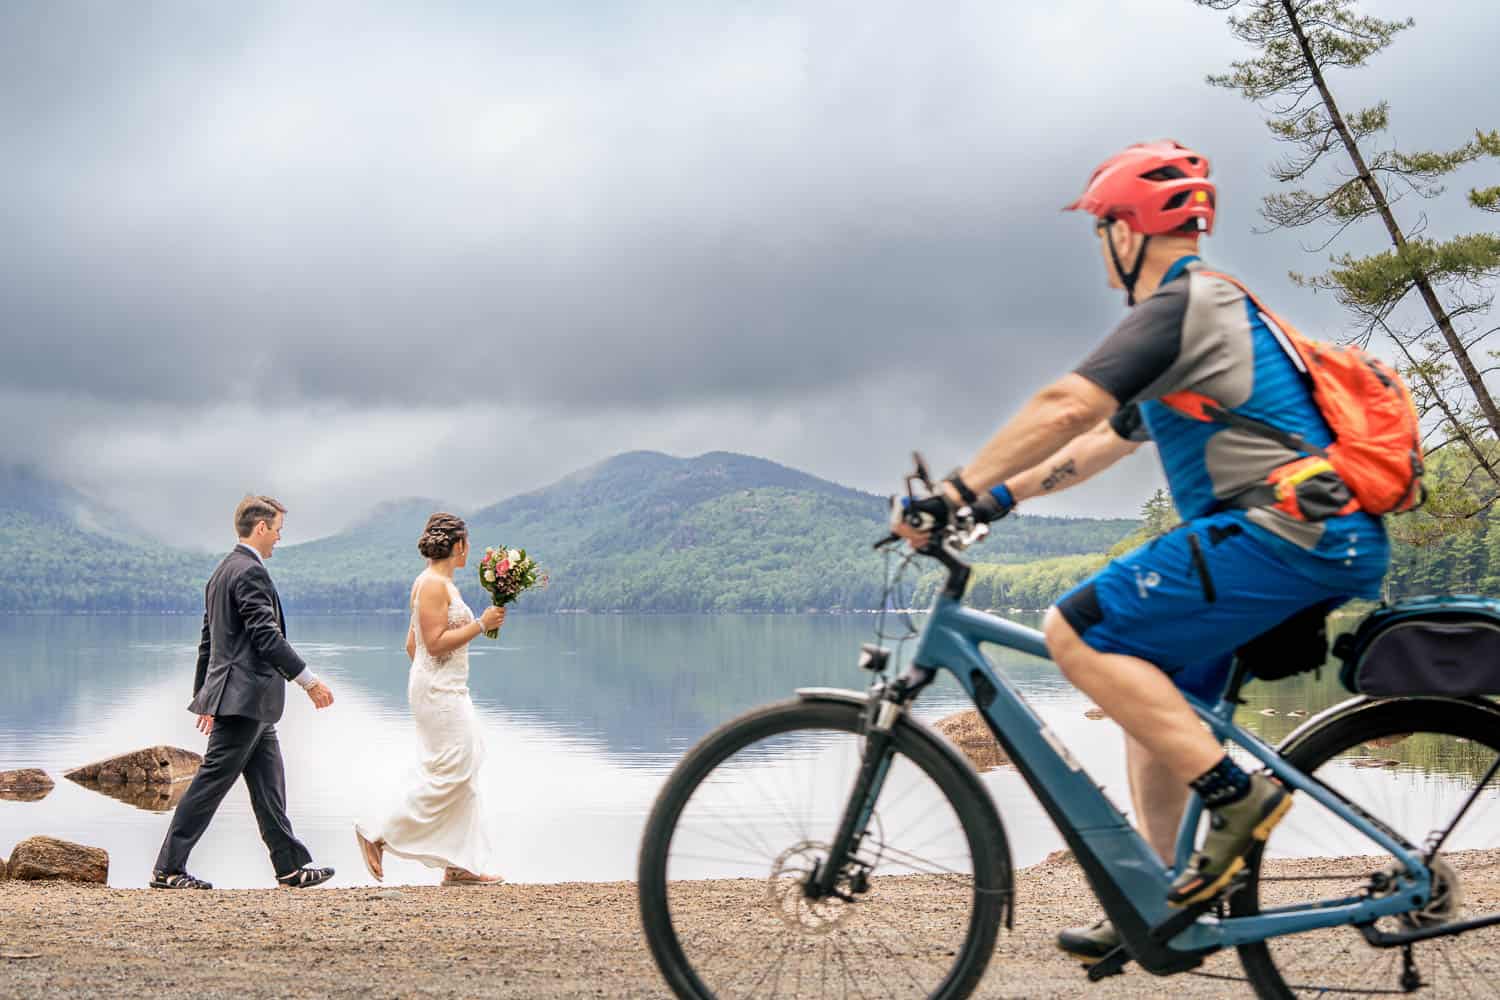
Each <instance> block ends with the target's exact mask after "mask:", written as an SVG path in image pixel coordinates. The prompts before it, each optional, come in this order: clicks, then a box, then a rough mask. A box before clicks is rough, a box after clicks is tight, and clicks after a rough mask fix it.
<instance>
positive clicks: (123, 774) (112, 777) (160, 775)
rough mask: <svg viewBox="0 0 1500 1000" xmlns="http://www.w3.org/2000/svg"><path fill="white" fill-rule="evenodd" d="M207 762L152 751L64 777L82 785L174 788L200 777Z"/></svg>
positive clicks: (183, 753) (182, 753)
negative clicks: (202, 766) (195, 776)
mask: <svg viewBox="0 0 1500 1000" xmlns="http://www.w3.org/2000/svg"><path fill="white" fill-rule="evenodd" d="M202 763H203V758H202V757H200V756H199V755H198V754H195V753H193V752H192V751H191V750H179V749H178V748H177V747H148V748H146V749H145V750H136V751H134V752H133V753H127V754H121V755H120V756H118V757H111V758H109V759H108V760H99V761H95V762H94V763H92V764H85V765H83V766H82V767H79V768H74V769H73V770H71V771H69V772H67V773H66V774H64V775H63V777H65V778H67V779H69V780H70V781H76V782H78V783H79V784H89V783H91V782H93V783H97V784H100V785H170V784H172V783H173V782H177V781H187V780H188V779H189V778H191V777H192V776H193V775H195V774H197V773H198V767H199V765H201V764H202Z"/></svg>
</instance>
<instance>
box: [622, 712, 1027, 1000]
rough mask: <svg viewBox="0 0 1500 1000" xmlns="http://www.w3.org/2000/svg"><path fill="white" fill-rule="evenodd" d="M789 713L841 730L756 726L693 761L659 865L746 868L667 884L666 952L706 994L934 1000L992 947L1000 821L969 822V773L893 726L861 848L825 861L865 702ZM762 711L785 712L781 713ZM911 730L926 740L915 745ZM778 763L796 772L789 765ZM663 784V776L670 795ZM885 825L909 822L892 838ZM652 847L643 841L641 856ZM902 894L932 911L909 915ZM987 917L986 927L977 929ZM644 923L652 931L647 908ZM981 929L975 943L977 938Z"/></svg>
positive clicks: (848, 786)
mask: <svg viewBox="0 0 1500 1000" xmlns="http://www.w3.org/2000/svg"><path fill="white" fill-rule="evenodd" d="M777 711H780V710H777ZM785 711H786V712H788V713H789V714H796V715H799V716H800V715H801V714H804V713H805V714H807V715H808V716H811V717H815V718H838V719H840V720H841V724H842V725H847V726H848V729H841V728H837V727H829V728H827V729H821V728H817V727H812V726H792V727H791V728H788V729H776V728H774V727H773V726H770V725H767V726H766V727H765V730H766V731H765V732H764V734H763V735H760V736H755V735H747V736H746V737H745V738H743V740H741V741H739V742H734V743H732V744H726V748H725V749H724V750H722V751H718V753H719V754H720V756H717V757H715V758H713V760H712V762H711V763H710V764H707V765H705V767H704V768H703V769H701V770H698V771H697V772H695V774H696V775H697V776H696V777H695V778H694V779H693V783H692V784H691V785H690V786H688V787H686V788H685V789H684V790H683V791H682V792H681V793H680V797H679V798H678V800H677V801H678V802H679V804H678V805H676V806H675V807H674V809H675V811H674V812H673V813H672V824H673V825H672V829H673V831H674V833H673V834H672V836H670V837H668V838H666V840H665V846H664V847H662V849H661V850H660V852H659V856H660V858H661V860H660V862H658V863H656V864H659V866H660V867H658V868H655V869H653V870H654V871H657V872H659V871H663V870H665V871H667V872H677V873H679V874H681V873H692V874H693V876H694V877H695V878H704V877H708V878H722V877H725V876H740V877H739V878H735V879H734V880H733V881H724V882H669V883H666V885H665V886H664V888H663V890H662V898H663V899H664V900H665V911H666V913H668V914H669V915H670V924H668V925H666V926H667V927H669V928H670V930H671V933H673V934H674V935H675V939H676V950H675V953H674V954H675V955H676V956H680V957H677V958H673V960H674V961H677V962H679V963H681V964H683V965H685V966H686V967H687V968H688V969H690V970H691V971H692V974H693V976H695V977H696V979H697V981H698V982H699V983H700V984H701V987H700V988H701V990H702V991H704V993H705V995H708V994H711V995H713V996H717V997H720V998H722V1000H760V998H763V997H766V996H768V995H770V996H776V997H781V996H786V995H793V996H796V997H798V998H799V1000H805V998H807V997H809V996H823V997H841V996H847V997H851V998H855V1000H877V998H892V1000H897V998H899V1000H925V998H927V997H929V996H931V995H934V993H935V991H939V987H940V986H941V985H942V984H943V983H944V982H948V981H950V980H951V979H952V977H953V975H954V974H955V971H956V970H957V969H959V968H960V967H962V968H968V969H972V968H974V963H975V961H976V960H987V959H988V953H989V947H990V945H991V943H992V942H993V940H994V935H995V933H996V931H997V929H998V925H999V922H1000V918H1001V916H1002V914H1003V909H1002V907H1003V905H1004V904H1003V901H1002V900H1001V899H1000V898H999V897H997V896H991V895H984V894H981V893H976V892H975V889H974V886H975V883H976V876H975V875H974V874H973V871H974V869H975V868H976V866H977V865H978V862H976V860H975V857H974V855H975V853H976V847H975V845H976V844H982V843H985V841H984V840H983V839H982V838H987V837H990V836H992V835H993V830H994V827H993V823H992V822H990V823H982V822H978V821H976V815H977V814H976V811H975V810H974V809H973V808H972V807H971V808H969V810H968V814H967V818H965V813H964V811H963V808H961V807H960V805H959V804H957V803H958V801H959V800H956V799H955V798H953V793H952V792H951V791H950V790H948V788H949V787H958V786H961V785H962V783H963V782H964V781H965V780H967V781H969V782H970V783H971V784H972V781H973V778H972V773H971V772H968V771H966V770H963V769H960V768H959V767H958V766H957V765H956V764H955V763H954V762H952V761H951V758H949V757H948V756H947V755H946V753H943V752H942V751H941V748H939V747H938V746H936V745H935V744H933V743H931V742H930V737H927V736H925V735H912V734H911V733H908V734H907V735H904V736H893V738H892V742H891V744H890V747H891V750H890V752H891V753H892V755H893V756H892V759H891V765H890V767H889V768H888V769H887V771H886V773H885V776H884V777H885V784H884V787H883V790H882V794H881V795H880V796H878V798H877V802H876V808H875V810H874V811H873V812H872V814H871V819H870V822H869V824H868V826H867V828H866V830H865V831H864V832H863V834H862V837H861V841H860V845H859V848H858V849H857V850H856V851H854V852H853V853H851V854H850V855H849V856H848V857H846V858H843V859H841V861H840V864H839V867H838V868H836V869H829V868H827V867H826V864H827V861H828V852H829V850H830V842H831V840H832V838H833V836H834V834H835V833H836V831H837V829H838V824H839V822H840V817H841V816H842V815H843V814H844V810H846V809H847V808H849V801H850V796H851V791H852V790H856V778H857V776H858V775H859V773H860V769H861V767H862V765H863V758H862V756H861V752H860V746H861V741H860V740H859V738H858V737H857V734H856V731H855V730H856V728H857V726H858V725H859V712H858V709H857V707H856V706H844V705H837V706H831V707H830V706H826V705H824V706H816V705H815V706H809V707H807V708H802V707H800V706H799V707H797V708H791V709H786V710H785ZM820 713H821V714H820ZM769 717H770V718H772V719H774V718H777V716H776V713H775V712H772V713H771V714H770V716H769ZM903 740H904V741H913V740H916V741H918V743H917V747H918V749H920V751H921V752H920V753H913V752H912V748H911V747H910V746H908V744H907V743H906V742H903ZM922 741H926V742H922ZM924 748H925V749H924ZM779 768H787V769H789V770H790V771H791V772H792V773H789V774H788V775H786V776H785V777H783V776H782V775H781V774H780V772H779V770H778V769H779ZM796 768H802V769H803V770H805V771H806V772H807V773H806V774H796V773H795V769H796ZM939 776H942V780H943V781H946V782H948V783H949V786H944V785H943V784H941V783H940V782H939V780H938V777H939ZM674 780H676V779H675V776H674V778H673V779H669V783H668V784H669V786H670V785H671V783H672V781H674ZM972 787H975V788H977V787H978V786H977V785H974V786H972ZM668 794H669V791H668V790H666V789H664V791H663V797H667V796H668ZM975 801H979V800H978V799H976V800H975ZM985 801H986V807H987V800H985ZM892 827H895V828H903V829H904V830H905V833H904V834H902V835H901V836H899V837H897V838H892V837H890V836H886V834H885V830H886V829H889V828H892ZM649 848H650V845H649V844H648V845H646V846H645V847H643V852H642V853H643V859H644V858H645V857H646V856H647V853H648V851H649ZM982 856H983V857H985V858H991V857H992V855H991V854H989V853H985V854H983V855H982ZM642 864H643V872H645V870H646V861H645V860H643V863H642ZM995 864H996V862H995V861H993V860H991V861H989V862H988V864H987V866H980V867H982V868H983V870H984V871H985V875H984V879H985V881H986V884H990V883H993V884H994V885H995V886H1004V881H1003V879H1004V873H1005V870H1004V869H1003V868H999V869H996V868H995V867H994V865H995ZM814 873H820V874H821V873H830V877H831V878H832V881H833V885H832V888H833V890H834V891H833V893H832V894H831V895H824V894H823V891H822V890H821V889H820V888H818V887H817V886H815V885H814V883H813V882H812V878H813V875H814ZM747 875H748V876H749V877H748V878H745V877H744V876H747ZM653 878H656V879H659V878H660V875H654V876H651V875H645V874H643V877H642V880H641V892H642V895H643V900H644V899H646V898H647V897H649V895H650V892H651V891H654V890H652V888H651V887H652V886H654V885H658V884H660V883H656V882H651V879H653ZM908 907H915V908H917V909H918V910H919V911H921V912H924V913H927V914H929V915H931V914H936V915H937V916H935V917H934V916H928V917H926V918H924V920H923V922H922V923H920V924H915V925H911V926H908V922H907V921H906V920H905V919H904V918H903V914H904V912H905V910H906V909H907V908H908ZM643 910H649V904H645V903H643ZM979 914H983V915H984V919H985V920H986V921H987V922H988V923H987V927H988V930H987V931H985V932H983V934H984V935H985V936H982V937H978V938H976V937H975V935H976V934H979V933H981V932H976V931H975V930H973V926H974V921H975V920H977V919H978V915H979ZM655 926H656V927H658V928H659V927H661V926H662V925H661V924H656V925H655ZM647 932H648V935H649V934H652V933H659V931H653V925H652V924H651V920H650V918H649V916H648V928H647ZM976 940H977V941H981V942H982V943H981V944H971V942H972V941H976ZM653 943H654V942H653ZM656 954H657V957H658V960H662V957H661V956H662V953H661V952H660V951H658V952H657V953H656ZM669 957H670V956H669ZM814 963H815V964H816V966H817V968H816V969H814V968H812V967H811V966H812V964H814ZM961 963H967V965H963V966H961ZM979 967H980V968H982V965H981V966H979ZM953 981H957V980H953Z"/></svg>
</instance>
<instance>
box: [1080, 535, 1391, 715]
mask: <svg viewBox="0 0 1500 1000" xmlns="http://www.w3.org/2000/svg"><path fill="white" fill-rule="evenodd" d="M1273 545H1274V543H1271V542H1269V541H1268V540H1267V539H1266V538H1265V536H1263V535H1262V534H1261V530H1260V529H1259V528H1257V527H1255V526H1254V525H1253V524H1250V523H1248V522H1247V521H1245V519H1244V515H1243V513H1242V512H1240V511H1224V512H1222V513H1219V514H1213V515H1210V516H1208V517H1203V518H1198V519H1196V520H1193V521H1190V522H1188V523H1187V524H1184V525H1181V526H1180V527H1178V528H1176V529H1174V530H1173V531H1170V532H1168V533H1167V534H1165V535H1162V536H1161V537H1159V538H1156V539H1153V540H1152V541H1150V542H1147V543H1146V544H1145V545H1142V546H1141V547H1140V548H1138V549H1135V550H1134V551H1132V552H1130V553H1128V554H1126V555H1123V556H1121V557H1120V558H1118V559H1116V560H1115V561H1114V562H1111V563H1110V564H1109V565H1107V566H1105V567H1104V569H1102V570H1100V571H1099V573H1098V574H1097V575H1096V576H1094V577H1093V578H1092V579H1089V580H1086V581H1084V582H1083V583H1081V584H1079V585H1078V586H1077V587H1074V588H1073V589H1072V590H1070V591H1069V592H1068V593H1066V594H1064V595H1063V597H1062V599H1061V600H1059V601H1058V602H1057V610H1058V612H1059V613H1060V614H1061V615H1062V616H1063V618H1065V619H1066V620H1067V622H1068V624H1069V625H1071V626H1073V630H1074V631H1075V632H1077V633H1078V635H1079V636H1080V637H1081V638H1082V639H1083V641H1084V642H1086V643H1088V645H1089V646H1091V647H1092V648H1094V649H1096V650H1098V651H1099V652H1101V653H1124V654H1126V655H1129V656H1136V657H1139V658H1141V659H1143V660H1146V661H1148V662H1150V663H1154V664H1155V665H1156V666H1157V667H1159V668H1161V670H1162V671H1164V672H1165V673H1166V674H1167V675H1168V676H1170V677H1171V678H1172V680H1173V682H1175V683H1176V685H1177V687H1178V688H1179V689H1180V690H1182V691H1183V692H1185V693H1187V694H1191V695H1193V696H1195V697H1197V698H1199V699H1201V700H1203V701H1207V702H1214V701H1217V700H1218V698H1219V695H1220V694H1222V693H1223V691H1224V687H1225V684H1226V683H1227V682H1228V680H1229V668H1230V665H1231V661H1232V659H1233V656H1234V651H1235V649H1236V648H1238V647H1239V646H1242V645H1244V644H1245V643H1246V642H1248V641H1249V640H1251V639H1253V638H1255V637H1256V636H1258V635H1260V634H1261V633H1263V632H1266V631H1267V630H1269V629H1271V628H1274V627H1275V626H1277V625H1279V624H1281V623H1282V622H1283V621H1285V620H1286V619H1288V618H1290V617H1291V616H1292V615H1294V614H1296V613H1297V612H1298V611H1301V610H1303V609H1304V608H1310V607H1312V606H1313V605H1315V604H1326V605H1327V606H1328V608H1329V610H1332V609H1333V608H1335V607H1337V606H1338V605H1340V604H1342V603H1344V602H1345V601H1347V600H1349V599H1350V598H1351V597H1355V596H1359V595H1362V594H1367V593H1369V592H1370V591H1371V588H1372V587H1373V586H1377V585H1378V583H1379V581H1378V579H1377V580H1374V581H1372V580H1370V579H1368V576H1369V569H1368V568H1362V569H1360V570H1359V571H1358V574H1357V575H1356V574H1355V573H1354V572H1352V571H1347V570H1345V569H1344V567H1343V566H1342V565H1340V564H1338V563H1336V562H1331V563H1330V565H1329V566H1328V568H1327V571H1326V572H1324V573H1321V574H1319V576H1318V577H1317V578H1314V577H1310V576H1304V575H1303V574H1302V573H1299V572H1297V571H1295V570H1293V569H1291V568H1290V567H1289V566H1288V565H1287V564H1286V563H1285V562H1284V561H1283V560H1281V559H1279V558H1278V557H1277V554H1276V551H1275V549H1274V547H1273Z"/></svg>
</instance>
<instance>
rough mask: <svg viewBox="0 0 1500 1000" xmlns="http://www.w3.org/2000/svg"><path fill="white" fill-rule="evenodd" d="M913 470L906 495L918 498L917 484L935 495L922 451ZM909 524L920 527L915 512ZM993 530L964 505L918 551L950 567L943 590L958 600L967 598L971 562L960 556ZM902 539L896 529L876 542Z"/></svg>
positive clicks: (880, 544) (884, 543) (914, 459)
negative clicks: (964, 594) (976, 518)
mask: <svg viewBox="0 0 1500 1000" xmlns="http://www.w3.org/2000/svg"><path fill="white" fill-rule="evenodd" d="M912 465H913V469H912V472H911V474H910V475H908V476H907V477H906V495H907V497H908V499H910V500H913V501H915V500H916V498H917V497H916V489H915V484H916V483H921V484H922V487H923V489H924V490H925V491H926V493H925V495H926V496H931V495H932V494H933V493H934V492H935V490H934V487H933V485H932V480H931V478H930V477H929V476H928V474H927V463H926V462H924V461H923V460H922V456H921V454H920V453H918V452H912ZM907 523H908V524H911V525H912V527H920V525H921V522H920V521H917V520H916V519H915V515H908V519H907ZM989 533H990V526H989V525H988V524H984V523H982V522H979V521H976V520H975V519H974V512H973V511H972V510H970V509H969V508H968V507H960V508H959V509H958V510H957V511H955V512H954V520H953V521H951V522H950V523H948V524H943V525H939V526H938V527H936V528H935V529H934V530H933V531H932V533H931V534H930V535H929V536H928V540H927V544H926V545H924V546H922V547H921V548H920V549H918V550H917V553H918V554H919V555H924V556H928V557H930V558H933V559H936V560H937V561H938V562H940V563H942V564H943V565H944V566H945V567H946V568H947V570H948V582H947V584H946V585H945V586H944V587H943V593H945V594H947V595H948V596H949V597H951V598H953V599H954V600H958V599H960V598H962V597H963V593H964V588H965V587H966V586H968V583H969V573H970V568H969V564H968V563H966V562H964V560H963V558H962V557H961V556H960V555H959V553H960V552H962V551H963V550H964V549H967V548H968V547H969V546H971V545H973V544H975V543H977V542H980V541H982V540H983V539H984V538H985V537H986V536H988V535H989ZM899 541H901V536H900V535H898V534H896V533H895V532H891V533H890V534H888V535H886V536H885V537H884V538H882V539H881V540H880V541H878V542H876V543H875V545H874V548H876V549H883V548H885V547H886V546H888V545H891V544H893V543H895V542H899Z"/></svg>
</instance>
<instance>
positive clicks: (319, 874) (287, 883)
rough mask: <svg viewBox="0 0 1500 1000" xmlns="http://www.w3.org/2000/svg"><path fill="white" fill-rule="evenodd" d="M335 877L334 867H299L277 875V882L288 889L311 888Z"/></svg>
mask: <svg viewBox="0 0 1500 1000" xmlns="http://www.w3.org/2000/svg"><path fill="white" fill-rule="evenodd" d="M331 878H333V869H332V868H298V869H297V870H296V871H294V872H289V873H287V874H286V875H277V876H276V884H277V885H279V886H282V887H283V888H286V889H310V888H312V887H313V886H315V885H322V884H323V883H324V882H327V881H328V880H329V879H331Z"/></svg>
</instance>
